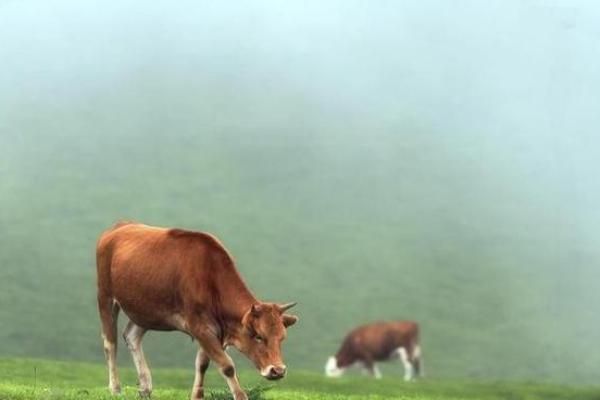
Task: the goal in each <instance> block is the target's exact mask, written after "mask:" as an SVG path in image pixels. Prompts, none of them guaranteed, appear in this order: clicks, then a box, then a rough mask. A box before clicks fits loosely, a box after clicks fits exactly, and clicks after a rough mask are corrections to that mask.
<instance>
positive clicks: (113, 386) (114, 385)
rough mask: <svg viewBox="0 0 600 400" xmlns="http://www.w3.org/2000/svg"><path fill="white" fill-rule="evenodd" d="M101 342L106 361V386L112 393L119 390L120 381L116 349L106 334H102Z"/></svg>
mask: <svg viewBox="0 0 600 400" xmlns="http://www.w3.org/2000/svg"><path fill="white" fill-rule="evenodd" d="M102 342H103V345H104V353H105V354H106V361H107V363H108V388H109V389H110V391H111V393H112V394H119V393H120V392H121V383H120V382H119V375H118V373H117V351H116V347H115V344H114V343H111V342H109V341H108V340H107V339H106V336H105V335H104V334H102Z"/></svg>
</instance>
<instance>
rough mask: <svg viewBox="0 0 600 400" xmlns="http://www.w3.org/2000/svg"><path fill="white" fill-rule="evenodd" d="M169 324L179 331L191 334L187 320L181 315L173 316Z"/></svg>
mask: <svg viewBox="0 0 600 400" xmlns="http://www.w3.org/2000/svg"><path fill="white" fill-rule="evenodd" d="M168 320H169V323H170V324H171V325H172V326H173V327H174V328H176V329H177V330H179V331H181V332H185V333H188V334H189V333H190V332H189V327H188V324H187V322H186V321H185V319H184V318H183V317H182V316H181V314H173V315H172V316H170V317H169V318H168Z"/></svg>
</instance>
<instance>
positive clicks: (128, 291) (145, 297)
mask: <svg viewBox="0 0 600 400" xmlns="http://www.w3.org/2000/svg"><path fill="white" fill-rule="evenodd" d="M112 272H113V275H112V291H113V298H114V300H115V301H116V302H117V303H118V304H119V306H120V307H121V310H122V311H123V312H124V313H125V314H126V315H127V317H129V319H130V320H131V321H133V322H134V323H135V324H136V325H139V326H141V327H143V328H145V329H152V330H163V331H169V330H176V329H181V324H180V323H178V321H179V320H180V319H181V318H180V317H178V315H179V313H180V311H181V310H180V309H181V304H180V302H179V295H178V288H177V286H176V284H175V282H174V281H173V278H172V277H170V276H169V275H168V274H165V273H164V271H159V272H158V273H157V272H156V271H153V270H148V268H140V267H136V266H134V265H128V264H120V265H118V266H115V267H114V269H113V270H112ZM160 272H163V273H160Z"/></svg>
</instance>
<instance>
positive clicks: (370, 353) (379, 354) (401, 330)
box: [352, 321, 418, 361]
mask: <svg viewBox="0 0 600 400" xmlns="http://www.w3.org/2000/svg"><path fill="white" fill-rule="evenodd" d="M352 335H353V336H354V342H355V343H356V347H357V348H360V349H361V350H362V352H363V353H364V354H365V356H366V357H368V358H370V359H372V360H377V361H383V360H387V359H389V358H390V357H393V356H394V355H395V353H396V351H397V350H398V349H399V348H405V349H410V348H411V347H412V346H413V340H414V338H415V337H416V336H418V325H417V324H416V323H415V322H412V321H393V322H378V323H374V324H370V325H365V326H362V327H359V328H357V329H356V330H355V331H354V332H353V333H352Z"/></svg>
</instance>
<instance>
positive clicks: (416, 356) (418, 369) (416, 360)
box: [412, 344, 425, 378]
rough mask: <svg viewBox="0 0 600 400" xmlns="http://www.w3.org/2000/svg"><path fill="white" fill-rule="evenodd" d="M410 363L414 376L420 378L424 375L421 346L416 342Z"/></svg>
mask: <svg viewBox="0 0 600 400" xmlns="http://www.w3.org/2000/svg"><path fill="white" fill-rule="evenodd" d="M412 364H413V367H414V370H415V376H416V377H417V378H422V377H424V376H425V371H424V370H423V354H421V346H419V345H418V344H417V345H416V346H415V347H414V350H413V354H412Z"/></svg>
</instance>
